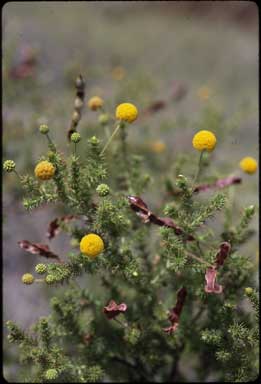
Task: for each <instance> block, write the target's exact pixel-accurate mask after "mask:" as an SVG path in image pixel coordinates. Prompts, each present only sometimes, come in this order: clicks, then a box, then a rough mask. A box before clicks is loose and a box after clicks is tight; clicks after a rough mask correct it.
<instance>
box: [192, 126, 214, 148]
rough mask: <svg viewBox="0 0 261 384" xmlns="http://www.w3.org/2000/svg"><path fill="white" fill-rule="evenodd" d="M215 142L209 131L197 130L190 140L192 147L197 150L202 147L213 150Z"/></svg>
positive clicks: (212, 134)
mask: <svg viewBox="0 0 261 384" xmlns="http://www.w3.org/2000/svg"><path fill="white" fill-rule="evenodd" d="M216 143H217V139H216V136H215V135H214V133H212V132H210V131H199V132H197V133H196V134H195V135H194V137H193V140H192V144H193V147H194V148H195V149H197V150H198V151H203V150H204V149H205V150H207V151H208V152H211V151H213V149H214V148H215V146H216Z"/></svg>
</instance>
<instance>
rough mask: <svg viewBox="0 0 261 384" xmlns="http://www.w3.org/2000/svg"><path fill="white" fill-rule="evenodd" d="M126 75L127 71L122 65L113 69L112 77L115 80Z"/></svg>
mask: <svg viewBox="0 0 261 384" xmlns="http://www.w3.org/2000/svg"><path fill="white" fill-rule="evenodd" d="M125 75H126V71H125V69H124V68H123V67H121V66H118V67H114V68H113V70H112V77H113V78H114V79H115V80H122V79H123V78H124V77H125Z"/></svg>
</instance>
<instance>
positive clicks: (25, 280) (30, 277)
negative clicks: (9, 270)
mask: <svg viewBox="0 0 261 384" xmlns="http://www.w3.org/2000/svg"><path fill="white" fill-rule="evenodd" d="M22 282H23V283H24V284H28V285H29V284H33V282H34V277H33V275H31V273H25V274H24V275H23V276H22Z"/></svg>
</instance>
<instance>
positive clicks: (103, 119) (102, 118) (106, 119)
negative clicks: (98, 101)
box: [98, 113, 110, 125]
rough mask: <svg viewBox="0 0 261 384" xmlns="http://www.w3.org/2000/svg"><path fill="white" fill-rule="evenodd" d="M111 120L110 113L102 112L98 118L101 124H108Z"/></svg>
mask: <svg viewBox="0 0 261 384" xmlns="http://www.w3.org/2000/svg"><path fill="white" fill-rule="evenodd" d="M109 120H110V116H109V115H108V113H102V114H101V115H100V116H99V119H98V121H99V123H100V124H101V125H106V124H108V122H109Z"/></svg>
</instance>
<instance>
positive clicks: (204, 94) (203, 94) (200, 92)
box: [198, 86, 210, 101]
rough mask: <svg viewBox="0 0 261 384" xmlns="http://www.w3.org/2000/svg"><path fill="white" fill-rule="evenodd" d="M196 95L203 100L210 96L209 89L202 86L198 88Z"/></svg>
mask: <svg viewBox="0 0 261 384" xmlns="http://www.w3.org/2000/svg"><path fill="white" fill-rule="evenodd" d="M198 97H199V98H200V100H202V101H205V100H208V99H209V97H210V89H209V88H208V87H207V86H203V87H201V88H199V90H198Z"/></svg>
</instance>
